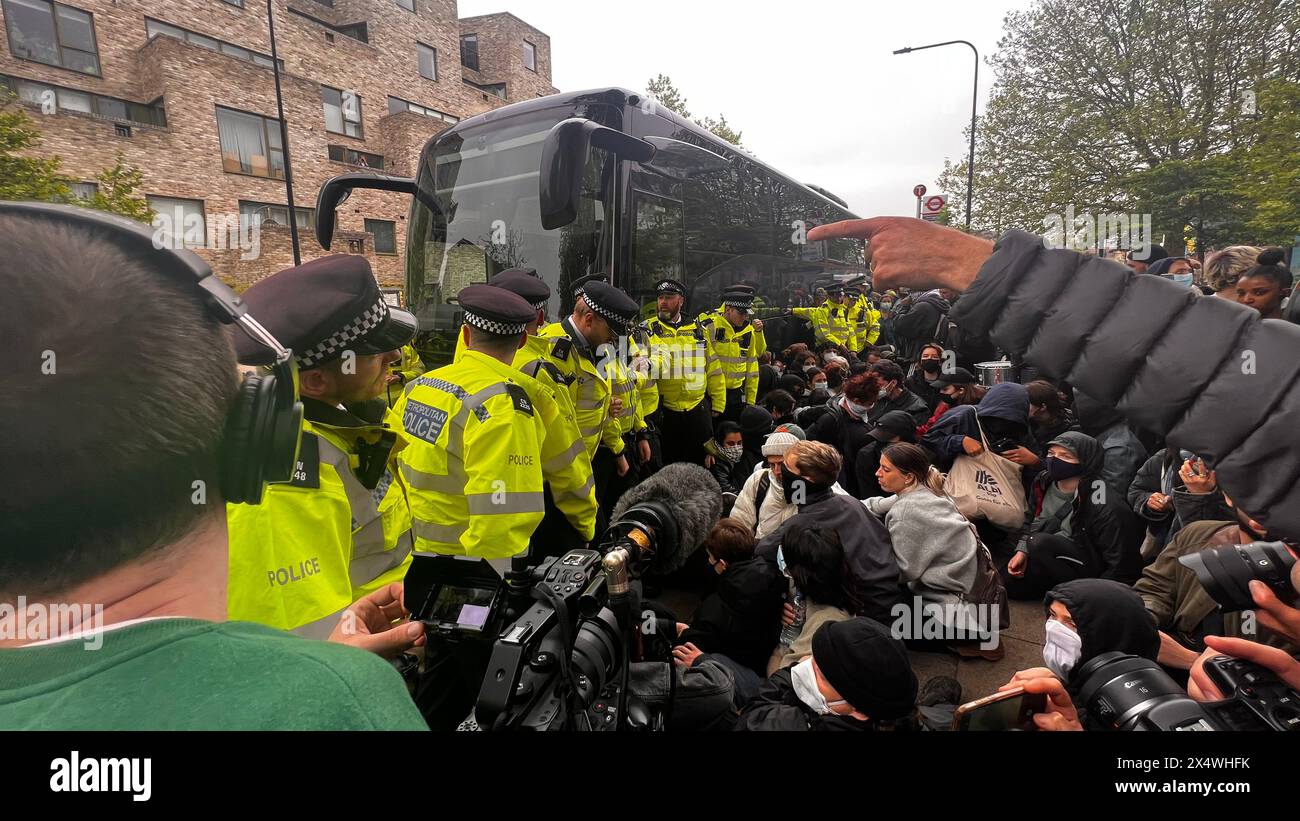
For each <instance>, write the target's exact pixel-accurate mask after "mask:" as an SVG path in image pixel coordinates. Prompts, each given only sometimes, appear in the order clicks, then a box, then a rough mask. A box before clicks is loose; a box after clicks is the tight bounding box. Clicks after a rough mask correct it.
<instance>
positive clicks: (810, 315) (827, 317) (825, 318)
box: [790, 299, 852, 347]
mask: <svg viewBox="0 0 1300 821" xmlns="http://www.w3.org/2000/svg"><path fill="white" fill-rule="evenodd" d="M790 312H791V313H792V314H794V315H795V316H798V317H802V318H804V319H807V320H808V321H810V322H811V323H812V326H813V333H814V334H815V335H816V337H817V341H818V342H831V343H834V344H836V345H844V346H845V347H847V346H848V343H849V342H850V340H851V339H852V337H851V336H850V332H849V317H848V308H847V307H845V306H843V305H836V304H835V303H834V302H831V301H830V300H829V299H828V300H826V301H825V302H824V303H822V304H821V305H818V306H817V307H816V308H792V309H791V310H790Z"/></svg>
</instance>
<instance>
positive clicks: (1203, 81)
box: [940, 0, 1300, 241]
mask: <svg viewBox="0 0 1300 821" xmlns="http://www.w3.org/2000/svg"><path fill="white" fill-rule="evenodd" d="M989 62H990V63H991V64H992V67H993V71H994V74H995V76H996V78H997V79H996V82H995V85H994V88H993V91H992V93H991V95H990V99H989V101H988V105H987V106H986V108H985V111H984V114H983V116H982V117H981V118H980V121H979V125H978V129H977V132H976V170H975V171H976V173H975V204H974V208H973V211H974V213H973V219H972V222H973V225H974V227H976V228H980V229H984V230H988V231H993V232H1001V231H1003V230H1006V229H1008V228H1024V229H1027V230H1031V231H1041V230H1043V224H1044V220H1045V218H1046V217H1047V216H1048V215H1051V214H1061V213H1064V212H1065V210H1066V208H1067V206H1073V207H1074V209H1075V211H1076V212H1078V213H1083V212H1085V211H1088V212H1091V213H1093V214H1101V213H1125V212H1133V211H1140V210H1142V209H1146V211H1145V212H1148V213H1151V214H1152V216H1153V220H1154V221H1155V225H1154V228H1155V234H1156V235H1157V236H1160V235H1161V234H1164V235H1167V236H1182V235H1183V231H1184V227H1185V226H1186V225H1188V224H1192V225H1193V226H1194V227H1196V226H1200V228H1201V230H1210V231H1213V230H1219V229H1222V230H1223V231H1225V232H1227V231H1235V230H1238V229H1239V226H1246V225H1249V226H1254V225H1256V222H1254V221H1253V220H1254V217H1253V216H1252V215H1253V212H1254V211H1255V209H1256V208H1257V207H1258V206H1259V205H1260V204H1261V202H1262V201H1263V200H1264V199H1267V197H1268V195H1266V194H1264V193H1263V192H1262V191H1256V192H1255V193H1254V194H1252V195H1249V196H1243V194H1245V193H1246V192H1242V191H1240V190H1237V189H1239V186H1234V185H1233V184H1232V183H1231V180H1232V179H1233V175H1234V173H1236V171H1240V170H1241V168H1243V166H1242V165H1241V163H1242V162H1243V160H1242V159H1241V156H1240V152H1243V151H1246V152H1250V149H1251V148H1252V147H1253V146H1255V145H1256V144H1258V143H1259V142H1260V141H1261V140H1263V139H1265V137H1264V136H1263V135H1261V134H1259V133H1257V126H1258V122H1257V121H1254V120H1252V119H1251V118H1250V117H1249V116H1248V115H1244V114H1243V113H1242V112H1243V108H1244V106H1243V101H1247V100H1250V99H1253V98H1254V97H1257V98H1258V100H1259V101H1260V104H1261V109H1260V110H1261V111H1263V105H1264V104H1265V102H1266V101H1268V102H1269V104H1270V105H1273V106H1274V108H1273V110H1274V111H1275V112H1276V117H1277V118H1279V119H1284V118H1285V116H1286V115H1285V114H1284V113H1283V112H1284V111H1285V105H1284V102H1285V99H1286V95H1285V94H1284V93H1282V92H1280V91H1277V90H1275V89H1274V88H1273V86H1272V85H1269V84H1268V83H1266V80H1269V81H1274V82H1279V83H1294V82H1296V81H1297V80H1300V4H1296V3H1294V2H1282V1H1280V0H1114V1H1113V2H1106V3H1102V4H1078V3H1074V2H1071V0H1039V2H1037V3H1036V4H1035V5H1034V6H1033V7H1031V8H1030V9H1027V10H1025V11H1018V12H1012V13H1011V14H1009V15H1008V16H1007V18H1006V22H1005V27H1004V35H1003V38H1002V40H1001V41H1000V42H999V44H998V51H997V53H996V54H995V55H994V56H993V57H992V58H990V60H989ZM1252 95H1254V97H1252ZM1270 95H1280V96H1279V97H1278V99H1277V100H1276V101H1274V100H1272V98H1271V97H1270ZM1290 111H1291V112H1294V104H1293V105H1292V108H1291V109H1290ZM1276 125H1277V126H1278V130H1280V131H1285V128H1284V127H1283V126H1284V125H1285V123H1282V122H1277V123H1276ZM1291 133H1292V134H1294V128H1293V130H1292V132H1291ZM1287 149H1288V146H1287V143H1286V140H1278V141H1277V144H1276V145H1275V147H1274V148H1273V149H1271V150H1269V151H1266V152H1262V153H1260V154H1259V155H1258V159H1259V161H1260V162H1262V163H1264V165H1265V167H1268V168H1270V169H1274V170H1276V169H1278V168H1279V167H1282V166H1285V164H1286V163H1285V159H1286V155H1285V154H1284V153H1283V152H1285V151H1286V150H1287ZM1291 150H1292V153H1291V155H1290V157H1289V160H1290V165H1291V166H1292V168H1291V171H1292V173H1294V165H1295V154H1294V149H1293V148H1292V149H1291ZM1225 156H1226V157H1228V159H1224V157H1225ZM1162 166H1164V167H1163V168H1162ZM1234 169H1236V170H1235V171H1234ZM965 175H966V166H965V163H958V164H952V163H945V167H944V171H943V174H942V175H941V176H940V185H941V187H942V188H943V190H945V191H948V192H950V193H951V194H952V195H953V198H954V201H961V200H964V198H965V190H966V185H965ZM1290 179H1294V177H1290ZM1281 209H1282V212H1283V213H1287V212H1286V206H1285V204H1283V205H1282V206H1281ZM1260 227H1263V226H1260ZM1275 227H1276V226H1275ZM1252 230H1254V229H1252ZM1248 238H1249V237H1246V236H1242V235H1235V236H1234V237H1233V239H1234V240H1235V241H1243V240H1246V239H1248Z"/></svg>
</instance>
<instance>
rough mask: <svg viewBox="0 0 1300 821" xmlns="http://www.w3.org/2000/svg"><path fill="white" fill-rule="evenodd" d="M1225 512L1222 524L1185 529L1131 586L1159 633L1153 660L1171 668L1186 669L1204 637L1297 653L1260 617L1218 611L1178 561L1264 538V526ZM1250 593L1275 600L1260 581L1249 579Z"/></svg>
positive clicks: (1263, 602) (1237, 512) (1197, 524)
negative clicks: (1158, 648)
mask: <svg viewBox="0 0 1300 821" xmlns="http://www.w3.org/2000/svg"><path fill="white" fill-rule="evenodd" d="M1227 501H1231V500H1227ZM1228 510H1229V511H1230V513H1229V516H1230V517H1231V518H1230V519H1228V520H1227V521H1223V520H1219V521H1213V520H1210V521H1199V522H1193V523H1190V524H1187V525H1185V526H1184V527H1183V528H1182V529H1181V530H1180V531H1179V532H1178V535H1176V536H1174V537H1173V539H1172V541H1170V543H1169V545H1168V547H1166V548H1165V549H1164V550H1163V551H1161V553H1160V555H1159V556H1158V557H1157V558H1156V560H1155V562H1153V563H1152V564H1151V565H1150V566H1148V567H1147V568H1145V569H1144V570H1143V571H1142V578H1140V579H1138V580H1137V583H1136V584H1135V585H1133V589H1134V590H1136V591H1137V593H1138V595H1139V596H1141V597H1142V603H1143V604H1144V605H1145V606H1146V609H1147V611H1148V612H1149V613H1151V615H1152V617H1153V618H1154V619H1155V622H1156V626H1157V627H1158V628H1159V629H1160V656H1159V658H1158V659H1157V660H1158V661H1159V662H1160V663H1161V664H1162V665H1164V666H1165V667H1168V668H1171V669H1173V670H1190V669H1191V667H1192V665H1193V664H1194V663H1195V662H1196V659H1197V657H1198V656H1199V655H1200V654H1201V653H1203V652H1204V651H1205V647H1206V645H1205V638H1206V637H1207V636H1227V637H1228V638H1244V639H1249V640H1251V641H1257V642H1260V643H1262V644H1268V645H1271V646H1273V647H1281V648H1283V649H1284V650H1286V651H1287V652H1295V650H1296V648H1295V647H1294V646H1293V643H1292V642H1290V641H1288V639H1287V637H1286V636H1285V635H1282V634H1279V633H1276V632H1274V631H1273V630H1271V629H1269V628H1268V627H1267V626H1265V620H1264V619H1263V618H1260V619H1258V622H1259V624H1256V623H1255V622H1256V621H1257V620H1256V617H1255V616H1254V614H1251V615H1246V614H1245V613H1243V612H1233V613H1225V612H1223V611H1222V610H1220V609H1219V606H1218V604H1217V603H1216V602H1215V601H1214V598H1213V597H1212V596H1211V595H1210V594H1209V593H1208V592H1206V590H1205V588H1204V587H1202V586H1201V584H1200V582H1199V581H1197V579H1196V572H1195V571H1193V570H1192V569H1191V568H1188V567H1185V566H1183V564H1182V563H1181V562H1179V561H1178V560H1179V559H1180V558H1182V557H1183V556H1187V555H1190V554H1192V553H1196V552H1198V551H1201V550H1213V549H1215V548H1218V547H1224V546H1227V545H1241V544H1249V543H1250V542H1257V541H1266V540H1267V539H1268V532H1267V530H1266V529H1265V528H1264V526H1263V525H1261V524H1260V523H1259V522H1257V521H1255V520H1254V519H1252V518H1251V517H1250V516H1249V515H1247V514H1246V513H1245V512H1244V511H1241V510H1236V509H1234V508H1232V507H1231V506H1229V507H1228ZM1297 566H1300V564H1297ZM1250 590H1251V594H1252V595H1253V597H1254V598H1255V602H1256V603H1257V604H1260V605H1266V604H1271V603H1272V602H1276V601H1277V597H1276V596H1275V595H1274V594H1273V593H1272V591H1271V590H1270V589H1269V588H1268V586H1267V585H1265V584H1263V582H1259V581H1252V582H1251V583H1250Z"/></svg>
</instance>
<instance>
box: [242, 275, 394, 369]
mask: <svg viewBox="0 0 1300 821" xmlns="http://www.w3.org/2000/svg"><path fill="white" fill-rule="evenodd" d="M242 299H243V300H244V303H245V304H246V305H247V306H248V312H249V313H250V314H252V315H253V316H255V317H256V318H257V320H258V322H261V323H262V325H263V326H264V327H265V328H266V329H267V330H268V331H270V332H271V335H272V336H274V337H275V338H276V339H277V340H279V342H280V344H282V345H284V346H285V347H287V348H292V349H293V354H294V359H295V360H297V363H298V367H299V368H301V369H303V370H308V369H310V368H315V367H318V366H320V365H323V364H325V363H327V362H330V361H333V360H335V359H338V358H340V357H342V356H343V352H344V351H352V352H353V353H355V354H358V355H361V356H368V355H373V354H382V353H388V352H389V351H395V350H397V349H398V348H401V347H402V346H403V345H405V344H407V343H408V342H410V341H411V340H412V339H414V338H415V330H416V321H415V317H414V316H413V315H412V314H410V313H409V312H407V311H403V310H400V309H398V308H393V307H390V306H389V305H388V303H387V302H385V301H384V297H383V294H381V293H380V291H379V284H378V283H377V282H375V275H374V274H373V273H372V272H371V270H370V263H368V262H366V258H365V257H363V256H357V255H355V254H332V255H330V256H327V257H321V258H320V259H314V260H312V261H311V262H304V263H303V264H302V265H297V266H295V267H293V268H286V269H284V270H283V271H280V272H279V273H276V274H272V275H271V276H269V277H267V278H266V279H264V280H262V281H260V282H258V283H257V284H255V285H253V286H252V287H251V288H249V289H248V290H247V291H245V292H244V293H243V296H242ZM235 351H236V353H237V354H238V355H239V361H240V363H241V364H244V365H265V364H269V363H270V362H271V360H272V358H273V357H272V354H271V352H270V351H269V350H267V349H266V348H265V347H263V346H262V345H260V344H258V343H256V342H254V341H253V340H251V339H248V338H247V337H246V336H244V335H242V334H237V335H236V336H235Z"/></svg>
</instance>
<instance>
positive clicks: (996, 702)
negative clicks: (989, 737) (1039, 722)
mask: <svg viewBox="0 0 1300 821" xmlns="http://www.w3.org/2000/svg"><path fill="white" fill-rule="evenodd" d="M1046 710H1047V696H1046V695H1045V694H1043V693H1030V692H1027V691H1026V690H1025V688H1024V687H1023V686H1020V687H1013V688H1011V689H1009V690H1003V691H1002V692H999V693H994V694H993V695H991V696H985V697H984V698H981V699H976V700H975V701H971V702H967V703H966V704H963V705H961V706H960V707H958V708H957V712H956V713H955V714H954V715H953V718H952V728H953V729H954V730H957V731H959V732H984V731H999V730H1035V729H1037V726H1036V725H1035V724H1034V714H1035V713H1042V712H1045V711H1046Z"/></svg>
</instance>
